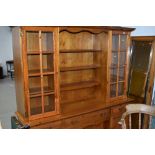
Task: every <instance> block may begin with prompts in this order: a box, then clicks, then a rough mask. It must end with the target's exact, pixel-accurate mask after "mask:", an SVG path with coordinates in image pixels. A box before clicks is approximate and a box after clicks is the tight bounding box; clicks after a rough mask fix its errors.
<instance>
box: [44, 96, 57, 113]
mask: <svg viewBox="0 0 155 155" xmlns="http://www.w3.org/2000/svg"><path fill="white" fill-rule="evenodd" d="M44 106H45V107H44V111H45V112H50V111H54V110H55V100H54V95H53V94H52V95H47V96H44Z"/></svg>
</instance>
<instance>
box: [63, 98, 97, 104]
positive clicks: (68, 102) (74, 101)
mask: <svg viewBox="0 0 155 155" xmlns="http://www.w3.org/2000/svg"><path fill="white" fill-rule="evenodd" d="M94 98H95V97H92V96H88V97H85V98H82V99H77V100H72V101H67V100H63V101H60V103H61V104H71V103H76V102H82V101H86V100H91V99H94Z"/></svg>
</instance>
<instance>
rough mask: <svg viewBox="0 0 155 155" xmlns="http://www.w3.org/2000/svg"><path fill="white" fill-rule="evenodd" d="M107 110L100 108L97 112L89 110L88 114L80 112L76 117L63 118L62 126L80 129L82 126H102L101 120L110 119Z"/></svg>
mask: <svg viewBox="0 0 155 155" xmlns="http://www.w3.org/2000/svg"><path fill="white" fill-rule="evenodd" d="M109 112H110V111H109V110H101V111H97V112H91V113H88V114H82V115H80V116H77V117H72V118H68V119H64V120H63V128H75V129H78V128H80V129H82V128H95V126H96V128H97V126H98V125H99V124H100V125H99V126H100V128H103V122H104V121H106V120H109V119H110V118H109V117H110V114H109ZM101 124H102V125H101ZM91 126H92V127H91ZM93 126H94V127H93Z"/></svg>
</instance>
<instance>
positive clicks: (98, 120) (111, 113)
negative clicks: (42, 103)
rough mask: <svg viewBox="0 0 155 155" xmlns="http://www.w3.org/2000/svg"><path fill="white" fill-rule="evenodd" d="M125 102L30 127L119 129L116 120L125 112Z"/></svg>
mask: <svg viewBox="0 0 155 155" xmlns="http://www.w3.org/2000/svg"><path fill="white" fill-rule="evenodd" d="M126 105H127V103H125V104H121V105H117V106H114V107H111V108H107V109H103V110H99V111H95V112H90V113H87V114H82V115H79V116H74V117H70V118H65V119H62V120H58V121H54V122H50V123H45V124H39V125H37V126H33V127H31V128H41V129H121V125H119V124H118V122H119V121H120V119H121V116H122V114H123V113H124V112H125V106H126Z"/></svg>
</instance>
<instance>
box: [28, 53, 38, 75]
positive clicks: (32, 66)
mask: <svg viewBox="0 0 155 155" xmlns="http://www.w3.org/2000/svg"><path fill="white" fill-rule="evenodd" d="M27 63H28V70H29V73H30V74H31V73H32V74H33V73H40V56H39V55H28V56H27Z"/></svg>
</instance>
